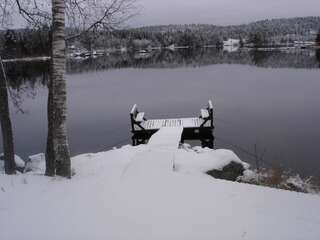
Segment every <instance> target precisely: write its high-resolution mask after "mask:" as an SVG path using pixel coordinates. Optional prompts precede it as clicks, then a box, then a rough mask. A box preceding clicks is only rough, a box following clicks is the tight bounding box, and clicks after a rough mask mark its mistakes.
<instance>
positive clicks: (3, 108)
mask: <svg viewBox="0 0 320 240" xmlns="http://www.w3.org/2000/svg"><path fill="white" fill-rule="evenodd" d="M0 122H1V130H2V139H3V150H4V168H5V173H6V174H15V173H16V164H15V161H14V144H13V133H12V125H11V120H10V112H9V101H8V89H7V79H6V73H5V69H4V66H3V62H2V59H1V57H0Z"/></svg>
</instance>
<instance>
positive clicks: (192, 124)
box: [141, 118, 209, 130]
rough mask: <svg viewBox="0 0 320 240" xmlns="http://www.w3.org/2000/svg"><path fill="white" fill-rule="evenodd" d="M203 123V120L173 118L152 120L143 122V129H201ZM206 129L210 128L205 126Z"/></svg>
mask: <svg viewBox="0 0 320 240" xmlns="http://www.w3.org/2000/svg"><path fill="white" fill-rule="evenodd" d="M202 123H203V119H201V118H172V119H150V120H147V121H144V122H142V124H141V125H142V127H143V128H145V129H146V130H157V129H160V128H162V127H184V128H199V127H200V126H201V124H202ZM205 127H209V125H208V124H205Z"/></svg>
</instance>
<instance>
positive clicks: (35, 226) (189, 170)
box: [0, 146, 320, 240]
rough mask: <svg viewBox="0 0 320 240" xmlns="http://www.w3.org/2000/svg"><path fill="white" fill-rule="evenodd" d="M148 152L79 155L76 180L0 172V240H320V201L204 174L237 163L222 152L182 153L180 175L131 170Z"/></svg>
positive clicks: (177, 164)
mask: <svg viewBox="0 0 320 240" xmlns="http://www.w3.org/2000/svg"><path fill="white" fill-rule="evenodd" d="M146 150H147V149H146V146H138V147H131V146H125V147H123V148H121V149H116V150H111V151H108V152H102V153H97V154H84V155H80V156H77V157H74V158H72V165H73V167H74V168H75V170H76V175H75V176H74V177H73V178H72V180H66V179H62V178H59V177H56V178H48V177H45V176H41V175H39V174H34V173H32V172H30V173H27V174H23V175H17V176H6V175H4V174H0V232H1V239H5V240H20V239H32V240H40V239H41V240H43V239H46V240H56V239H59V240H64V239H66V240H67V239H68V240H69V239H77V240H82V239H83V240H87V239H92V240H100V239H101V240H102V239H103V240H105V239H119V240H141V239H142V240H143V239H148V240H149V239H152V240H160V239H161V240H163V239H166V240H171V239H172V240H179V239H181V240H189V239H190V240H195V239H201V240H206V239H207V240H212V239H219V240H230V239H247V240H270V239H281V240H292V239H297V240H298V239H302V240H304V239H308V240H318V239H319V236H320V228H319V226H320V197H319V196H315V195H307V194H302V193H295V192H289V191H282V190H277V189H271V188H265V187H259V186H254V185H248V184H241V183H235V182H229V181H223V180H218V179H214V178H212V177H210V176H208V175H206V174H205V172H207V171H208V170H210V169H212V167H214V168H218V169H219V167H220V168H221V166H225V165H224V164H221V163H220V160H221V161H223V162H229V161H231V160H233V161H236V162H237V161H238V162H239V159H238V158H237V157H236V156H235V155H234V154H233V153H232V152H230V151H225V150H216V151H212V150H204V151H202V153H196V152H194V151H193V150H191V151H188V150H184V149H179V150H177V152H176V153H175V171H167V170H162V169H161V168H160V169H159V170H158V171H155V168H153V167H152V166H151V164H147V165H146V167H145V169H143V165H140V166H139V167H134V166H132V165H134V164H135V163H133V162H132V159H136V157H135V156H136V155H137V154H138V155H139V156H141V155H143V154H142V153H144V152H146ZM209 155H210V158H214V159H215V160H217V161H218V163H213V162H212V163H211V162H210V161H209ZM146 156H148V157H150V158H153V156H151V155H150V154H149V155H148V154H146ZM192 159H193V160H197V159H198V160H199V162H198V163H199V165H197V163H195V162H194V161H193V160H192ZM184 160H185V162H184ZM137 164H140V162H137ZM128 166H131V167H130V171H128V170H127V168H128ZM150 168H152V171H149V169H150ZM135 169H137V171H135ZM17 226H19V227H18V228H17Z"/></svg>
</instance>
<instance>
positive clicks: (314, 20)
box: [132, 16, 320, 37]
mask: <svg viewBox="0 0 320 240" xmlns="http://www.w3.org/2000/svg"><path fill="white" fill-rule="evenodd" d="M319 29H320V16H319V17H296V18H279V19H271V20H268V19H267V20H262V21H257V22H252V23H249V24H241V25H229V26H218V25H211V24H185V25H159V26H145V27H140V28H134V29H132V30H133V31H142V32H151V33H157V32H176V31H186V30H190V31H201V32H211V33H216V34H218V33H219V34H221V35H223V36H225V37H230V36H234V37H238V36H239V35H244V36H245V35H248V34H250V33H252V32H257V31H263V32H266V33H267V34H269V35H280V34H301V35H304V34H308V33H309V32H310V30H313V31H318V30H319Z"/></svg>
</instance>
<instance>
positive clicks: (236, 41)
mask: <svg viewBox="0 0 320 240" xmlns="http://www.w3.org/2000/svg"><path fill="white" fill-rule="evenodd" d="M239 45H240V40H239V39H232V38H229V39H228V40H227V41H223V46H225V47H227V46H239Z"/></svg>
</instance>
